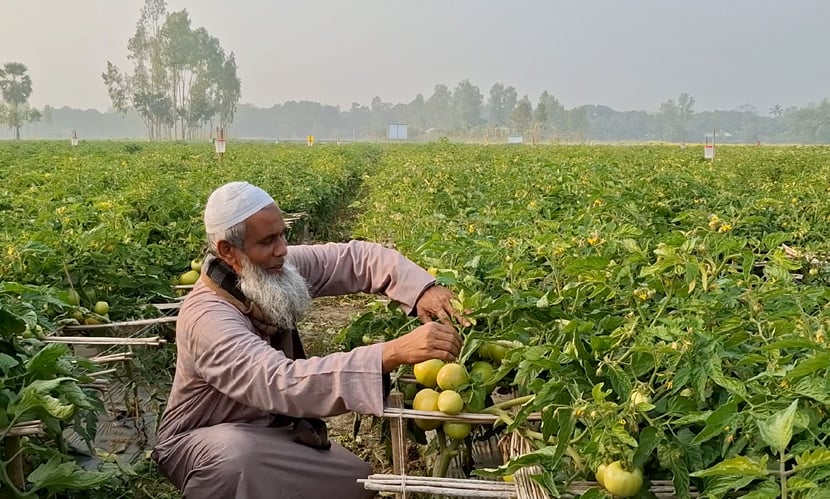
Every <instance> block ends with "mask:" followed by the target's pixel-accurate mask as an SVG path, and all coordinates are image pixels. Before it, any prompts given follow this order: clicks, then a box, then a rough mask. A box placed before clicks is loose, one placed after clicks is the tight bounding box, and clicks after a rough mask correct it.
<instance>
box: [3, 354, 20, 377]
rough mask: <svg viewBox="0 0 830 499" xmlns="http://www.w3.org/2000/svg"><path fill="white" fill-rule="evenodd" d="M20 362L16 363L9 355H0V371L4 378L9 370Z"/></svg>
mask: <svg viewBox="0 0 830 499" xmlns="http://www.w3.org/2000/svg"><path fill="white" fill-rule="evenodd" d="M18 364H20V362H18V361H17V359H15V358H14V357H12V356H11V355H7V354H5V353H0V369H2V370H3V374H4V375H5V376H8V375H9V370H10V369H11V368H13V367H16V366H17V365H18Z"/></svg>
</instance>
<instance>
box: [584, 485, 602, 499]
mask: <svg viewBox="0 0 830 499" xmlns="http://www.w3.org/2000/svg"><path fill="white" fill-rule="evenodd" d="M579 497H580V499H607V498H608V495H607V494H606V493H605V491H603V490H602V489H600V488H597V487H591V488H590V489H588V490H586V491H585V493H584V494H582V495H581V496H579Z"/></svg>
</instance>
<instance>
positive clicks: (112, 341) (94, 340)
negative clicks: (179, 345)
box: [41, 336, 167, 346]
mask: <svg viewBox="0 0 830 499" xmlns="http://www.w3.org/2000/svg"><path fill="white" fill-rule="evenodd" d="M41 341H43V342H44V343H66V344H68V345H145V346H159V345H161V344H163V343H167V340H164V339H162V338H159V337H158V336H152V337H149V338H107V337H104V336H89V337H88V336H48V337H46V338H43V339H42V340H41Z"/></svg>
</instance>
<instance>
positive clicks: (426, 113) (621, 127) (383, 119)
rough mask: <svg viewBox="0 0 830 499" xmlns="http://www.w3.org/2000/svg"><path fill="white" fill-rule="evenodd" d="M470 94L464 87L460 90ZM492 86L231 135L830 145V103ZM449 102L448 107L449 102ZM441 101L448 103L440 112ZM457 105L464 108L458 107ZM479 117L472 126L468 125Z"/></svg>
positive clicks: (238, 123)
mask: <svg viewBox="0 0 830 499" xmlns="http://www.w3.org/2000/svg"><path fill="white" fill-rule="evenodd" d="M466 85H467V83H464V84H463V87H462V88H465V87H466ZM471 86H472V85H471ZM493 87H495V90H496V91H495V92H492V93H493V95H496V96H497V97H494V98H493V97H491V98H488V99H487V100H483V99H482V103H481V105H480V107H477V106H475V105H474V106H473V107H472V108H469V107H468V108H466V109H464V112H460V111H461V108H460V107H456V106H455V105H454V104H452V102H453V97H452V95H453V94H454V93H455V92H448V90H449V88H448V87H447V86H446V85H437V86H436V88H437V89H438V92H437V95H438V97H436V98H433V96H430V98H423V96H420V95H419V96H417V97H416V98H415V99H413V100H412V101H411V102H410V103H408V104H392V103H388V102H384V101H382V100H381V98H380V97H376V98H374V99H373V100H372V102H371V103H370V104H367V105H363V104H359V103H354V104H352V105H351V107H350V108H349V109H347V110H343V109H341V108H339V107H336V106H331V105H326V104H321V103H318V102H310V101H303V102H295V101H289V102H285V103H282V104H277V105H274V106H272V107H270V108H259V107H256V106H252V105H249V104H241V105H239V106H238V108H237V109H236V111H235V113H234V119H233V124H232V126H231V127H230V128H229V135H230V136H231V137H235V138H245V139H262V140H269V141H273V140H301V141H305V138H306V137H307V136H308V135H314V136H315V137H317V139H318V140H323V141H325V140H332V141H334V140H339V141H350V140H358V141H364V140H380V141H382V140H386V130H387V125H388V124H389V123H407V124H408V125H409V139H410V140H412V141H434V140H438V139H440V138H442V137H446V138H448V139H450V140H454V141H477V142H491V143H497V142H506V141H507V138H508V136H510V135H522V136H523V137H524V140H525V142H532V141H536V142H539V143H551V142H590V141H594V142H597V141H599V142H609V141H630V142H642V141H667V142H677V143H682V142H703V140H704V137H705V136H707V135H708V136H711V134H712V131H713V130H717V141H718V142H722V143H756V142H757V141H760V142H762V143H805V144H830V100H824V101H822V102H820V103H817V104H809V105H807V106H804V107H800V108H797V107H790V108H782V107H781V106H773V107H772V108H770V109H769V110H767V111H759V110H757V109H755V108H753V107H751V106H746V105H744V106H740V107H738V108H736V109H732V110H720V111H701V112H697V111H695V110H694V104H695V102H694V98H693V97H691V96H689V95H688V94H681V95H680V96H679V97H678V98H676V99H669V100H667V101H666V102H664V103H663V104H661V105H660V106H659V108H658V109H657V110H654V111H652V112H647V111H618V110H614V109H612V108H610V107H608V106H602V105H583V106H577V107H574V108H571V109H566V108H564V106H562V105H561V104H559V103H558V101H557V100H556V99H555V97H553V96H552V95H551V94H550V93H548V92H546V93H543V94H542V95H541V96H540V98H539V99H537V100H536V101H535V102H531V101H530V99H529V98H528V97H527V96H522V97H521V98H517V99H516V102H515V104H512V101H513V98H512V95H513V90H511V87H509V86H505V85H502V84H495V85H493ZM502 88H504V89H505V91H504V92H502V91H501V89H502ZM445 89H446V90H445ZM447 94H449V95H450V97H449V100H444V99H446V98H447ZM498 96H501V97H498ZM459 97H460V96H459ZM502 97H503V98H502ZM456 99H458V98H456ZM438 102H446V103H447V104H446V105H439V104H438ZM456 102H459V106H461V104H460V101H458V100H456ZM545 102H548V105H545V104H544V103H545ZM540 104H541V105H540ZM465 105H466V104H465ZM7 107H8V106H7ZM25 109H29V111H27V112H26V113H20V112H18V115H22V114H27V113H31V112H37V114H38V115H39V117H40V120H39V121H37V122H34V123H30V124H25V126H23V125H22V124H21V126H23V128H22V133H23V136H24V137H27V138H68V137H69V136H70V135H71V133H72V131H73V130H77V131H78V134H79V135H80V136H81V138H82V139H83V138H88V139H93V138H141V137H144V138H146V137H147V136H148V135H147V128H146V126H145V122H144V119H143V118H142V116H141V115H140V114H139V113H138V112H137V111H136V110H134V109H127V110H126V111H125V112H124V114H123V116H122V114H120V113H118V112H116V111H108V112H100V111H96V110H91V109H88V110H81V109H72V108H69V107H62V108H55V107H50V106H46V107H44V108H43V109H42V110H36V109H32V108H25ZM476 113H478V114H477V120H476V121H474V122H473V123H470V122H467V121H465V119H469V117H470V116H471V115H476ZM465 117H466V118H465ZM8 130H9V131H8V132H6V134H5V135H4V133H3V132H0V137H4V136H6V137H8V138H13V137H14V133H15V131H16V130H15V129H14V128H10V129H8ZM210 137H211V135H210V129H206V130H202V131H200V132H199V133H198V134H195V135H194V134H192V133H191V134H190V138H191V139H193V140H208V139H209V138H210Z"/></svg>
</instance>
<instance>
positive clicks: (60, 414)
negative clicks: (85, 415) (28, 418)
mask: <svg viewBox="0 0 830 499" xmlns="http://www.w3.org/2000/svg"><path fill="white" fill-rule="evenodd" d="M41 403H42V404H43V408H44V409H46V412H48V413H49V414H51V415H52V416H54V417H56V418H58V419H60V420H62V421H65V420H67V419H69V418H70V417H72V414H73V413H74V411H75V406H74V405H72V404H62V403H61V401H60V400H58V399H56V398H55V397H53V396H51V395H43V396H42V399H41Z"/></svg>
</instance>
